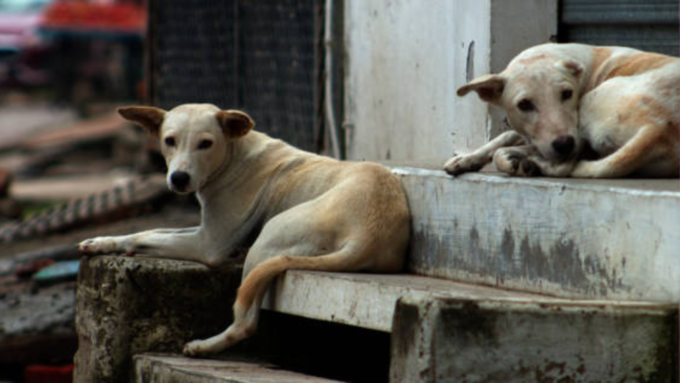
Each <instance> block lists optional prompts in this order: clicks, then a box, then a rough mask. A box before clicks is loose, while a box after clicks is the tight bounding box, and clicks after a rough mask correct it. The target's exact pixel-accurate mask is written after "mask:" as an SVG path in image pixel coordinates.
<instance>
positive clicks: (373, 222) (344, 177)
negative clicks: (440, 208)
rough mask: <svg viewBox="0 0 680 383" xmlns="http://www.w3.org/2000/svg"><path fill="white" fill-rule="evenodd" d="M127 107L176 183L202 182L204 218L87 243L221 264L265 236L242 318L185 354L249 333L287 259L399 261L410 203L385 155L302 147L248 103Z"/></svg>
mask: <svg viewBox="0 0 680 383" xmlns="http://www.w3.org/2000/svg"><path fill="white" fill-rule="evenodd" d="M119 113H120V114H121V115H122V116H123V117H125V118H126V119H128V120H130V121H133V122H135V123H137V124H139V125H141V126H143V127H144V128H146V129H147V130H148V131H150V132H151V133H152V134H153V135H156V136H158V137H160V139H161V143H162V152H163V155H164V156H165V159H166V161H167V165H168V185H169V187H170V188H171V189H172V190H174V191H176V192H178V193H190V192H194V191H195V192H196V195H197V197H198V200H199V202H200V204H201V213H202V220H201V225H200V226H199V227H196V228H190V229H180V230H174V229H159V230H151V231H146V232H142V233H138V234H132V235H125V236H119V237H99V238H94V239H89V240H86V241H83V242H82V243H81V244H80V250H81V251H82V252H84V253H86V254H101V253H114V252H125V253H127V254H129V255H131V254H135V253H137V252H141V253H144V255H150V256H157V257H164V258H174V259H183V260H190V261H196V262H200V263H203V264H206V265H208V266H211V267H214V266H218V265H220V264H222V263H224V262H227V261H228V260H229V256H230V255H231V254H232V253H233V252H234V251H235V250H236V249H238V248H242V247H244V246H247V245H249V243H248V242H249V240H250V241H251V242H252V240H253V238H254V239H255V240H254V243H252V246H251V247H250V250H249V251H248V255H247V256H246V261H245V266H244V270H243V281H242V285H241V287H240V288H239V291H238V295H237V298H236V302H235V304H234V323H233V324H232V325H231V326H230V327H229V328H228V329H227V330H226V331H224V332H222V333H220V334H218V335H216V336H214V337H212V338H209V339H206V340H196V341H193V342H190V343H188V344H187V345H186V346H185V347H184V353H185V354H186V355H198V354H210V353H216V352H219V351H221V350H223V349H224V348H226V347H229V346H231V345H233V344H235V343H236V342H238V341H240V340H242V339H244V338H246V337H248V336H250V335H251V334H252V333H253V332H254V331H255V328H256V326H257V320H258V313H259V310H260V303H261V301H262V297H263V295H264V294H265V292H266V288H267V286H268V284H269V282H270V281H271V280H272V279H273V278H274V277H276V276H277V275H279V274H281V273H282V272H284V271H285V270H289V269H305V270H327V271H357V270H366V271H375V272H397V271H399V270H401V268H402V266H403V264H404V258H405V255H406V248H407V244H408V239H409V228H410V214H409V210H408V205H407V201H406V196H405V194H404V191H403V189H402V186H401V183H400V181H399V180H398V179H397V178H396V177H395V176H394V175H393V174H391V173H390V171H389V170H387V169H385V168H384V167H382V166H380V165H377V164H372V163H350V162H339V161H336V160H333V159H331V158H327V157H322V156H318V155H315V154H311V153H307V152H304V151H301V150H298V149H296V148H293V147H291V146H289V145H287V144H285V143H284V142H282V141H280V140H275V139H272V138H270V137H268V136H267V135H265V134H262V133H258V132H256V131H252V130H251V128H252V127H253V126H254V123H253V121H252V120H251V118H250V117H249V116H248V115H247V114H245V113H243V112H239V111H235V110H226V111H225V110H219V109H218V108H217V107H215V106H213V105H195V104H192V105H182V106H178V107H177V108H174V109H172V110H171V111H169V112H166V111H164V110H161V109H157V108H152V107H126V108H121V109H119Z"/></svg>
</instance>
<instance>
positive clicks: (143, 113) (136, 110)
mask: <svg viewBox="0 0 680 383" xmlns="http://www.w3.org/2000/svg"><path fill="white" fill-rule="evenodd" d="M118 114H120V115H121V116H123V118H124V119H126V120H128V121H131V122H134V123H135V124H137V125H140V126H141V127H143V128H144V129H146V130H147V131H148V132H149V133H151V135H153V136H156V137H158V135H159V133H160V130H161V125H162V124H163V119H164V118H165V111H164V110H163V109H160V108H154V107H153V106H123V107H120V108H118Z"/></svg>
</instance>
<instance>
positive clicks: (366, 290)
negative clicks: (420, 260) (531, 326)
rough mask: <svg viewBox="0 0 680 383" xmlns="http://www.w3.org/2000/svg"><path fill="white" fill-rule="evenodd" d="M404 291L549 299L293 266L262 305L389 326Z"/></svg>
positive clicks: (388, 328) (407, 293)
mask: <svg viewBox="0 0 680 383" xmlns="http://www.w3.org/2000/svg"><path fill="white" fill-rule="evenodd" d="M404 296H412V297H423V298H424V297H431V296H438V297H447V298H462V299H490V298H509V299H513V298H520V299H547V297H543V296H540V295H537V294H531V293H519V292H512V291H506V290H501V289H496V288H491V287H486V286H478V285H471V284H465V283H460V282H454V281H449V280H445V279H435V278H427V277H421V276H416V275H406V274H402V275H395V274H355V273H330V272H320V271H298V270H290V271H288V272H286V273H285V274H284V275H283V276H281V277H279V278H277V279H276V280H275V282H274V285H273V286H272V288H271V289H270V291H269V292H268V294H267V296H266V297H265V298H264V300H263V302H262V307H263V308H264V309H269V310H273V311H277V312H280V313H284V314H290V315H296V316H302V317H305V318H310V319H318V320H324V321H329V322H336V323H342V324H347V325H352V326H358V327H362V328H367V329H371V330H377V331H383V332H391V331H392V318H393V316H394V309H395V306H396V303H397V301H398V300H399V299H400V298H402V297H404Z"/></svg>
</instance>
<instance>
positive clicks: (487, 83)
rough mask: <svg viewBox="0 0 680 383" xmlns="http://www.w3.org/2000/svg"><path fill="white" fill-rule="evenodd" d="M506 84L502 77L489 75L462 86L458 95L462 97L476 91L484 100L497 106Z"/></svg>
mask: <svg viewBox="0 0 680 383" xmlns="http://www.w3.org/2000/svg"><path fill="white" fill-rule="evenodd" d="M505 82H506V79H505V77H503V76H501V75H498V74H488V75H485V76H482V77H478V78H476V79H474V80H472V81H470V82H469V83H467V84H465V85H463V86H461V87H460V88H458V91H457V92H456V93H457V94H458V96H461V97H462V96H465V95H466V94H468V93H470V91H472V90H474V91H475V92H477V94H478V95H479V98H481V99H482V100H484V101H486V102H490V103H493V104H497V103H498V102H499V100H500V98H501V95H502V94H503V89H505Z"/></svg>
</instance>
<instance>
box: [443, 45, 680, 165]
mask: <svg viewBox="0 0 680 383" xmlns="http://www.w3.org/2000/svg"><path fill="white" fill-rule="evenodd" d="M470 91H475V92H477V94H478V95H479V97H480V98H481V99H482V100H484V101H486V102H489V103H491V104H493V105H496V106H500V107H501V108H503V109H504V110H505V112H506V115H507V121H508V123H509V124H510V126H511V127H512V128H513V129H514V131H507V132H505V133H503V134H501V135H499V136H498V137H496V138H495V139H494V140H492V141H491V142H489V143H488V144H486V145H484V146H482V147H481V148H479V149H477V150H476V151H474V152H472V153H471V154H469V155H459V156H455V157H453V158H451V159H450V160H449V161H448V162H447V163H446V164H445V165H444V169H445V170H446V171H447V172H448V173H449V174H451V175H458V174H461V173H464V172H468V171H475V170H479V169H480V168H482V167H483V166H484V165H486V164H487V163H489V162H491V161H492V159H493V162H494V164H495V165H496V167H497V168H498V170H500V171H502V172H505V173H509V174H512V175H521V176H532V175H545V176H556V177H565V176H571V177H587V178H615V177H623V176H628V175H636V176H646V177H677V176H678V174H679V173H680V161H679V159H680V149H679V147H680V128H679V126H680V125H679V121H680V59H678V58H677V57H670V56H665V55H661V54H656V53H647V52H642V51H639V50H635V49H631V48H623V47H595V46H589V45H583V44H544V45H539V46H536V47H533V48H530V49H527V50H525V51H524V52H522V53H521V54H519V55H518V56H517V57H515V58H514V59H513V60H512V61H511V62H510V64H509V65H508V67H507V68H506V69H505V70H504V71H503V72H501V73H500V74H496V75H487V76H483V77H480V78H477V79H475V80H473V81H471V82H470V83H468V84H467V85H465V86H463V87H461V88H460V89H458V95H459V96H464V95H466V94H467V93H469V92H470Z"/></svg>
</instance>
